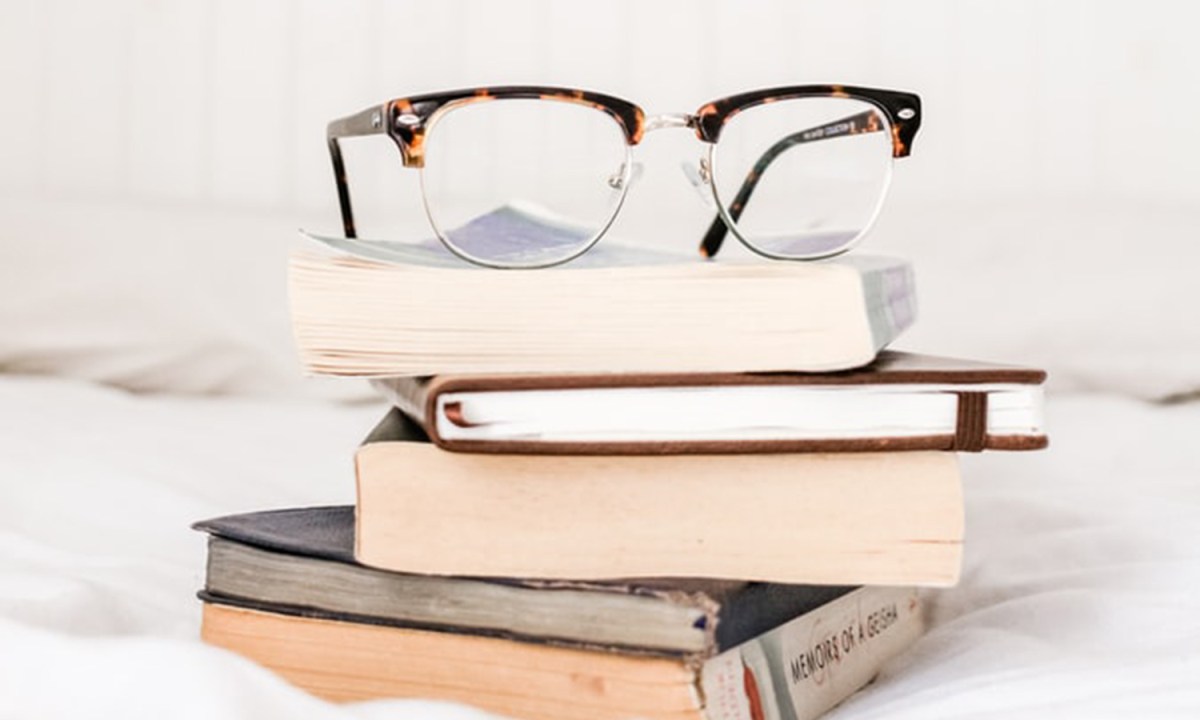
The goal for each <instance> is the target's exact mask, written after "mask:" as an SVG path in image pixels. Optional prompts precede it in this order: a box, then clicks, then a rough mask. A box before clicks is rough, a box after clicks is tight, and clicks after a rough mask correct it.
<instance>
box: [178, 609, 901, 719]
mask: <svg viewBox="0 0 1200 720" xmlns="http://www.w3.org/2000/svg"><path fill="white" fill-rule="evenodd" d="M543 592H553V591H552V590H547V591H543ZM922 629H923V620H922V616H921V603H920V598H919V596H918V595H917V593H916V592H915V591H914V590H912V589H911V588H860V589H858V590H855V591H853V592H850V593H848V594H843V595H840V596H839V597H837V598H836V599H833V600H831V601H829V602H827V603H824V604H821V605H818V606H816V607H814V608H812V609H810V610H809V611H807V612H805V613H804V614H801V615H799V616H798V617H795V618H792V619H789V620H788V621H786V622H784V623H782V624H781V625H779V626H777V627H774V628H772V629H769V630H767V631H766V632H764V633H763V634H761V635H759V636H756V637H753V638H750V639H748V640H747V641H745V642H743V643H741V644H740V645H736V646H734V647H732V648H729V649H728V650H725V651H723V652H721V653H719V654H716V655H712V656H708V657H697V656H691V657H682V656H671V655H663V654H658V653H646V652H638V651H636V650H617V649H613V648H607V647H603V646H593V647H570V646H562V645H554V644H547V643H541V642H532V641H522V640H513V639H507V638H502V637H491V636H483V635H471V634H462V633H456V632H441V631H436V630H430V629H419V628H412V627H403V626H395V625H387V624H376V623H367V622H353V621H349V620H346V619H344V618H338V617H336V616H331V615H329V614H325V613H322V612H319V611H311V610H306V609H304V608H299V607H295V606H288V605H279V606H275V607H270V606H264V605H257V606H255V605H248V604H244V603H241V602H239V601H237V600H234V599H222V598H215V597H209V598H206V600H205V603H204V612H203V620H202V624H201V637H202V638H203V639H204V641H205V642H208V643H210V644H212V645H216V646H218V647H222V648H225V649H227V650H231V651H233V652H236V653H238V654H240V655H242V656H244V657H246V658H249V659H250V660H253V661H255V662H257V663H259V664H261V665H263V666H265V667H267V668H269V669H271V670H273V671H275V672H277V673H278V674H279V675H281V676H282V677H283V678H284V679H286V680H287V681H288V682H291V683H293V684H294V685H297V686H299V687H301V688H303V689H305V690H307V691H309V692H311V693H313V694H314V695H317V696H320V697H323V698H326V699H329V700H334V701H339V702H344V701H360V700H372V699H378V698H389V697H419V698H425V699H438V700H449V701H456V702H463V703H468V704H470V705H474V706H476V707H479V708H482V709H484V710H488V711H491V712H495V713H499V714H501V715H505V716H510V717H515V718H527V719H528V720H572V719H578V720H626V719H627V718H650V719H654V720H669V719H673V720H682V719H685V718H687V719H694V720H747V719H748V720H813V718H816V717H817V716H819V715H820V714H821V713H823V712H825V711H826V710H828V709H829V708H831V707H833V706H834V705H836V704H837V703H839V702H841V701H842V700H843V699H845V698H846V697H847V696H849V695H850V694H852V693H853V692H854V691H855V690H857V689H858V688H860V687H862V686H863V685H865V684H866V683H867V682H869V681H870V680H871V678H872V677H874V676H875V675H876V673H877V672H878V671H879V668H880V667H881V666H882V665H883V663H885V662H886V661H888V660H890V659H891V658H893V657H895V656H897V655H898V654H900V653H901V652H902V651H903V650H904V649H905V648H907V647H908V646H909V645H911V644H912V643H913V642H914V641H915V640H916V639H917V638H918V637H919V636H920V634H921V631H922Z"/></svg>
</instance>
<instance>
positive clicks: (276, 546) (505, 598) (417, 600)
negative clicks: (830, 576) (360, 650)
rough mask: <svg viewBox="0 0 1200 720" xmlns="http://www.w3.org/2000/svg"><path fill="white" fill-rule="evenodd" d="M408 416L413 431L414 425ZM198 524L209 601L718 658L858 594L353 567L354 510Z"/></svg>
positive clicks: (289, 511)
mask: <svg viewBox="0 0 1200 720" xmlns="http://www.w3.org/2000/svg"><path fill="white" fill-rule="evenodd" d="M401 422H402V423H405V424H407V425H408V427H409V428H410V430H409V431H410V432H411V431H412V429H411V428H413V427H414V426H413V425H412V424H411V421H407V420H402V421H401ZM416 431H417V432H419V429H417V430H416ZM194 528H195V529H197V530H201V531H203V532H206V533H209V534H210V535H211V536H212V538H211V539H210V546H209V549H210V555H209V565H208V583H207V585H206V588H205V590H204V591H203V592H202V593H201V598H202V599H204V600H205V601H208V602H217V603H223V604H232V605H238V606H242V607H250V608H253V609H259V610H268V611H271V612H280V613H284V614H301V615H306V616H311V617H323V618H327V619H334V620H344V621H349V622H359V623H369V624H382V625H395V626H402V627H417V628H428V629H434V630H441V631H456V632H465V633H471V634H483V635H497V636H504V637H512V638H516V639H523V640H534V641H550V642H559V643H569V644H579V645H586V646H611V647H620V648H624V649H633V650H643V651H646V652H654V653H666V654H683V655H698V656H701V657H708V656H711V655H713V654H716V653H718V652H720V651H722V650H725V649H727V648H730V647H733V646H735V645H738V644H741V643H742V642H745V641H747V640H750V639H751V638H754V637H756V636H758V635H761V634H763V633H765V632H767V631H769V630H771V629H773V628H775V627H777V626H779V625H781V624H783V623H785V622H787V621H789V620H791V619H793V618H796V617H798V616H800V615H803V614H804V613H806V612H809V611H811V610H813V609H815V608H817V607H820V606H822V605H824V604H826V603H828V602H830V601H832V600H834V599H836V598H838V597H841V596H842V595H845V594H846V593H848V592H850V591H851V590H852V589H853V588H851V587H840V586H808V585H787V584H775V583H745V582H731V581H722V580H701V579H674V578H672V579H664V580H655V579H644V578H639V579H637V580H612V581H585V582H576V581H564V580H539V579H516V578H511V579H509V578H505V579H497V578H487V579H477V578H445V577H432V576H422V575H413V574H406V573H393V572H388V571H383V570H377V569H374V568H368V567H364V566H361V565H358V564H357V563H355V561H354V554H353V548H354V508H353V507H351V506H329V507H313V508H297V509H286V510H271V511H264V512H255V513H246V514H240V515H230V516H226V517H220V518H215V519H212V520H206V521H203V522H199V523H196V524H195V525H194ZM663 625H670V626H671V627H663Z"/></svg>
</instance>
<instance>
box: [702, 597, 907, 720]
mask: <svg viewBox="0 0 1200 720" xmlns="http://www.w3.org/2000/svg"><path fill="white" fill-rule="evenodd" d="M923 627H924V622H923V619H922V613H921V604H920V599H919V597H918V595H917V591H916V590H915V589H914V588H888V587H863V588H859V589H858V590H855V591H854V592H852V593H850V594H848V595H845V596H843V597H841V598H838V599H837V600H834V601H833V602H831V603H829V604H827V605H824V606H822V607H820V608H817V609H816V610H814V611H812V612H810V613H807V614H805V615H802V616H801V617H798V618H796V619H795V620H792V621H791V622H788V623H786V624H784V625H781V626H779V627H777V628H775V629H774V630H772V631H770V632H768V633H764V634H763V635H760V636H758V637H757V638H754V639H753V640H749V641H747V642H745V643H742V644H741V645H738V646H737V647H734V648H730V649H729V650H726V651H725V652H723V653H721V654H720V655H717V656H716V657H713V658H710V659H709V660H708V661H707V662H706V663H705V664H704V666H703V667H702V668H701V673H700V688H701V691H702V693H703V696H704V713H705V717H706V718H707V720H811V719H812V718H816V717H818V716H819V715H821V714H822V713H824V712H825V711H827V710H829V709H830V708H832V707H833V706H834V705H837V704H838V703H839V702H841V701H842V700H844V699H846V698H847V697H849V696H850V695H851V694H852V693H853V692H854V691H855V690H858V689H859V688H861V687H862V686H863V685H866V684H867V683H868V682H870V680H871V679H872V678H873V677H875V675H876V673H878V672H879V668H880V667H881V666H882V665H883V663H885V662H886V661H888V660H889V659H891V658H892V657H894V656H896V655H898V654H899V653H900V652H901V651H902V650H904V649H905V648H906V647H908V645H909V644H911V643H912V642H913V641H914V640H916V639H917V637H919V636H920V634H921V631H922V629H923Z"/></svg>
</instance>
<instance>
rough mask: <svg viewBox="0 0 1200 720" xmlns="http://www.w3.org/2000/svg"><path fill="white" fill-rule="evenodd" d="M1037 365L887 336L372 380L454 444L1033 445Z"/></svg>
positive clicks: (663, 448) (481, 447) (607, 447)
mask: <svg viewBox="0 0 1200 720" xmlns="http://www.w3.org/2000/svg"><path fill="white" fill-rule="evenodd" d="M1045 378H1046V374H1045V372H1043V371H1041V370H1035V369H1032V368H1020V367H1012V366H1007V365H997V364H993V363H984V362H976V361H970V360H958V359H954V358H943V357H935V356H931V355H919V354H913V353H904V352H897V351H893V350H885V351H883V352H882V353H880V355H879V357H878V358H877V359H876V360H875V362H873V363H871V364H870V365H869V366H867V367H865V368H862V369H859V370H849V371H843V372H836V373H820V374H815V373H708V374H689V373H665V374H614V373H601V374H591V375H545V374H491V375H489V374H473V375H470V374H460V375H435V376H433V377H424V378H414V377H396V378H381V379H377V380H374V381H373V383H374V384H375V386H376V387H377V388H378V389H380V390H381V391H382V392H383V393H384V395H385V396H386V397H387V398H388V399H389V400H390V401H391V402H392V403H393V404H394V405H395V406H396V407H397V408H399V409H400V410H401V411H403V412H404V413H405V414H407V415H408V416H409V417H411V418H413V419H414V420H415V421H416V422H417V423H419V424H420V425H421V427H422V429H424V431H425V432H426V434H427V435H429V437H430V439H432V440H433V442H434V443H435V444H437V445H438V446H440V447H442V448H444V449H446V450H455V451H463V452H503V453H521V452H527V453H672V452H843V451H881V450H959V451H977V450H984V449H994V450H1034V449H1039V448H1043V447H1045V446H1046V442H1047V441H1046V435H1045V432H1044V430H1043V419H1042V382H1043V381H1044V380H1045Z"/></svg>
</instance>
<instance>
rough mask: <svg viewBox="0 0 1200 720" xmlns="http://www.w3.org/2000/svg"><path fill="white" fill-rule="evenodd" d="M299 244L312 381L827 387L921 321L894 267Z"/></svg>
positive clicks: (528, 231)
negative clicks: (733, 377) (672, 378)
mask: <svg viewBox="0 0 1200 720" xmlns="http://www.w3.org/2000/svg"><path fill="white" fill-rule="evenodd" d="M476 223H478V224H480V230H481V231H482V230H484V229H486V230H487V231H488V232H491V233H494V234H495V235H496V236H497V237H499V238H503V239H505V241H506V242H514V241H519V240H514V238H520V237H541V236H544V235H546V234H547V233H548V232H552V230H553V227H552V226H551V225H549V224H547V221H546V220H544V219H543V218H541V217H539V216H537V215H535V214H532V213H529V212H526V211H524V210H522V209H519V208H515V207H511V206H509V207H504V208H501V209H499V210H496V211H494V212H492V213H489V214H487V215H484V216H482V217H480V218H477V219H476V220H475V221H473V223H472V224H476ZM307 237H308V238H309V239H310V240H314V241H316V242H315V243H309V245H308V247H305V248H301V249H297V250H296V251H294V252H293V254H292V257H291V262H290V269H289V288H290V300H291V311H292V323H293V329H294V332H295V337H296V342H297V345H298V347H299V350H300V356H301V359H302V361H303V362H304V364H305V365H306V367H307V368H308V369H309V370H310V371H311V372H314V373H322V374H333V375H357V376H376V377H378V376H405V375H433V374H437V373H479V372H491V373H494V372H515V373H534V372H536V373H572V372H573V373H580V372H618V373H629V372H757V371H789V370H790V371H801V372H826V371H833V370H843V369H848V368H854V367H861V366H863V365H866V364H868V363H870V362H871V361H872V360H873V359H874V358H875V356H876V354H877V353H878V352H879V351H880V350H881V349H883V348H884V347H886V346H887V345H888V344H889V343H891V342H892V341H893V340H894V339H895V338H896V337H897V336H898V335H899V334H900V333H901V332H902V331H903V330H904V329H905V328H907V327H908V326H910V325H911V324H912V323H913V320H914V318H915V314H916V298H915V289H914V282H913V274H912V269H911V267H910V266H909V264H908V263H907V262H905V261H903V260H898V259H893V258H883V257H873V256H863V255H850V256H840V257H838V258H835V259H832V260H827V261H820V262H806V263H798V262H786V261H767V260H762V259H757V258H755V259H753V260H749V261H741V262H739V261H730V260H724V259H722V260H720V261H707V262H704V261H697V260H696V259H694V258H690V257H684V256H680V255H675V254H670V253H661V252H656V251H650V250H637V249H632V248H628V247H622V246H620V245H617V244H614V243H611V242H610V243H601V244H599V245H597V246H596V247H595V248H593V249H592V250H591V251H589V252H588V253H587V254H586V255H585V256H583V257H581V258H580V259H578V260H575V261H573V262H571V263H569V264H567V265H563V266H559V267H555V268H548V269H540V270H493V269H486V268H481V267H476V266H472V265H468V264H467V263H465V262H464V261H461V260H459V259H458V258H455V257H454V256H453V255H451V254H450V253H449V252H448V251H446V250H444V249H443V248H441V247H440V246H439V245H436V244H434V243H431V242H425V243H390V242H379V241H373V242H367V241H362V240H353V239H343V238H329V237H320V236H316V235H307Z"/></svg>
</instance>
